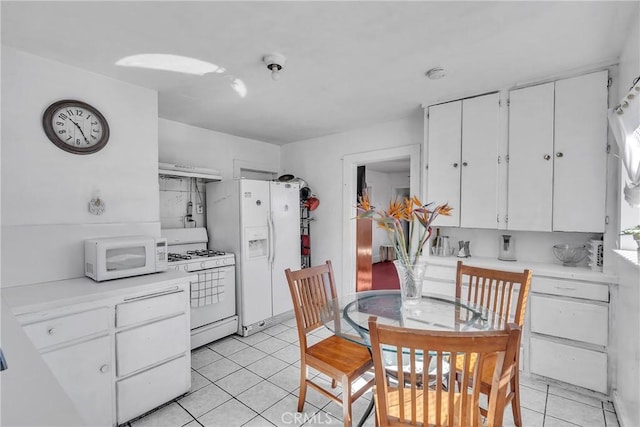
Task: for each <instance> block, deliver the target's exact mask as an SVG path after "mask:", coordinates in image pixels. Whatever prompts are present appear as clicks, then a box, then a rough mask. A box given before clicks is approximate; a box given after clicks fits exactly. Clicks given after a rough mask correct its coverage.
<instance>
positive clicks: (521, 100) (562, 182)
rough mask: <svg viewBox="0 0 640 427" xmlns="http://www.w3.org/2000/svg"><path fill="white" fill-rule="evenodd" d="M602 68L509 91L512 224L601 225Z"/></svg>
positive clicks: (600, 228)
mask: <svg viewBox="0 0 640 427" xmlns="http://www.w3.org/2000/svg"><path fill="white" fill-rule="evenodd" d="M607 80H608V73H607V71H601V72H597V73H592V74H587V75H584V76H579V77H574V78H570V79H565V80H559V81H557V82H554V83H547V84H543V85H538V86H533V87H528V88H524V89H518V90H514V91H511V92H510V95H509V99H510V106H509V178H508V202H507V203H508V223H507V227H508V228H509V229H511V230H528V231H575V232H604V226H605V196H606V163H607V153H606V147H607V123H606V117H607V114H606V110H607Z"/></svg>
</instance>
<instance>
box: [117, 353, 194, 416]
mask: <svg viewBox="0 0 640 427" xmlns="http://www.w3.org/2000/svg"><path fill="white" fill-rule="evenodd" d="M190 387H191V361H190V359H189V357H188V356H186V355H182V356H180V357H179V358H177V359H173V360H171V361H169V362H166V363H164V364H162V365H159V366H156V367H154V368H153V369H149V370H146V371H143V372H140V373H138V374H136V375H133V376H131V377H129V378H127V379H124V380H122V381H118V383H117V385H116V394H117V396H118V398H117V399H118V424H121V423H124V422H126V421H129V420H130V419H132V418H135V417H137V416H138V415H141V414H143V413H145V412H147V411H148V410H149V409H152V408H155V407H157V406H159V405H161V404H163V403H165V402H167V401H169V400H171V399H173V398H174V397H176V390H183V392H186V391H188V390H189V388H190Z"/></svg>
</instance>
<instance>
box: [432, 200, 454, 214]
mask: <svg viewBox="0 0 640 427" xmlns="http://www.w3.org/2000/svg"><path fill="white" fill-rule="evenodd" d="M452 210H453V208H452V207H451V206H449V204H448V203H445V204H444V205H440V206H438V207H437V208H436V211H435V212H436V214H437V215H446V216H449V215H451V211H452Z"/></svg>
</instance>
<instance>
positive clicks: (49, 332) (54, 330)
mask: <svg viewBox="0 0 640 427" xmlns="http://www.w3.org/2000/svg"><path fill="white" fill-rule="evenodd" d="M47 333H48V334H49V335H53V334H55V333H56V328H49V330H48V331H47Z"/></svg>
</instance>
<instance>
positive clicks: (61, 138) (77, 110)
mask: <svg viewBox="0 0 640 427" xmlns="http://www.w3.org/2000/svg"><path fill="white" fill-rule="evenodd" d="M42 126H43V127H44V133H45V134H47V137H48V138H49V139H50V140H51V142H53V143H54V144H55V145H56V146H58V147H59V148H61V149H63V150H64V151H68V152H69V153H73V154H91V153H95V152H96V151H100V150H102V149H103V148H104V146H105V145H107V141H109V124H108V123H107V120H106V119H105V118H104V116H103V115H102V114H101V113H100V111H98V110H96V109H95V108H94V107H92V106H91V105H89V104H87V103H86V102H82V101H76V100H73V99H65V100H62V101H58V102H54V103H53V104H51V105H50V106H49V107H48V108H47V110H46V111H45V112H44V115H43V116H42Z"/></svg>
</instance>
